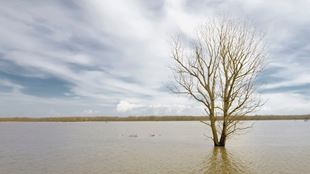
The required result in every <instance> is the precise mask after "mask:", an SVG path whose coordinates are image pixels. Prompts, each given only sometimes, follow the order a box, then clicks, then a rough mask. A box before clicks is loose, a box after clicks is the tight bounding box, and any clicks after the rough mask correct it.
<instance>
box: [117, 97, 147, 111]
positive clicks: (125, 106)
mask: <svg viewBox="0 0 310 174" xmlns="http://www.w3.org/2000/svg"><path fill="white" fill-rule="evenodd" d="M138 107H143V106H142V105H139V104H135V103H130V102H128V101H123V100H121V101H120V102H119V103H118V104H117V106H116V110H117V112H127V111H131V110H132V109H134V108H138Z"/></svg>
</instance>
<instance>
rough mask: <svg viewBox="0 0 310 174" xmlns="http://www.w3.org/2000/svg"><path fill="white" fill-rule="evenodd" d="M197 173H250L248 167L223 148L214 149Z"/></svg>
mask: <svg viewBox="0 0 310 174" xmlns="http://www.w3.org/2000/svg"><path fill="white" fill-rule="evenodd" d="M199 173H206V174H207V173H208V174H210V173H211V174H212V173H216V174H218V173H219V174H221V173H223V174H226V173H227V174H235V173H236V174H237V173H238V174H239V173H246V174H250V173H252V172H251V171H250V166H248V165H247V164H245V163H244V162H243V161H242V160H240V159H239V158H237V157H236V156H233V154H232V153H230V152H229V151H228V150H227V149H225V148H223V147H214V148H213V150H212V151H211V152H210V154H209V155H208V156H207V157H206V159H205V160H204V161H203V162H202V164H201V166H200V169H199Z"/></svg>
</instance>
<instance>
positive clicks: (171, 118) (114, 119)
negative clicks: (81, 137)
mask: <svg viewBox="0 0 310 174" xmlns="http://www.w3.org/2000/svg"><path fill="white" fill-rule="evenodd" d="M218 119H219V120H222V119H223V118H222V117H218ZM237 119H238V120H244V121H259V120H261V121H264V120H309V119H310V115H256V116H246V117H241V118H237ZM207 120H208V117H206V116H129V117H108V116H96V117H82V116H79V117H72V116H70V117H38V118H35V117H3V118H0V122H100V121H104V122H121V121H128V122H130V121H207Z"/></svg>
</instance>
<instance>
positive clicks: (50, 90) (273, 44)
mask: <svg viewBox="0 0 310 174" xmlns="http://www.w3.org/2000/svg"><path fill="white" fill-rule="evenodd" d="M309 7H310V1H308V0H295V1H292V0H291V1H288V0H286V1H285V0H273V1H269V0H265V1H263V0H250V1H245V0H205V1H203V0H188V1H185V0H156V1H152V0H123V1H122V0H113V1H112V0H110V1H109V0H45V1H41V0H27V1H21V0H7V1H6V0H2V1H1V6H0V26H1V27H0V38H1V39H0V97H1V98H0V116H1V117H7V116H9V117H10V116H33V117H44V116H97V115H109V116H130V115H201V114H204V113H203V109H202V107H201V106H200V104H199V103H197V102H195V101H193V100H191V99H190V98H188V97H186V96H180V95H175V94H172V93H171V92H170V91H169V90H168V89H167V84H169V83H171V81H172V80H173V78H172V77H173V76H172V72H171V70H170V69H169V66H170V65H171V63H172V59H171V54H170V53H171V36H173V35H175V34H177V33H182V34H185V35H187V36H190V37H191V36H193V34H194V33H195V31H196V29H197V27H198V26H199V25H201V24H202V23H204V22H207V20H208V19H210V18H214V17H218V16H221V15H223V14H225V15H227V14H228V15H229V16H233V17H234V18H240V19H246V20H247V21H250V22H251V24H252V25H253V26H254V27H256V28H257V30H259V31H263V32H264V33H265V42H266V45H267V54H268V59H267V64H266V68H265V71H264V72H262V73H261V74H260V76H259V79H258V81H259V83H258V86H257V92H258V93H260V95H261V97H262V99H263V100H264V101H265V102H266V104H265V105H264V106H263V107H262V108H261V110H260V111H258V112H256V113H255V114H309V113H310V68H309V67H310V34H309V33H310V18H309V16H310V10H309V9H308V8H309Z"/></svg>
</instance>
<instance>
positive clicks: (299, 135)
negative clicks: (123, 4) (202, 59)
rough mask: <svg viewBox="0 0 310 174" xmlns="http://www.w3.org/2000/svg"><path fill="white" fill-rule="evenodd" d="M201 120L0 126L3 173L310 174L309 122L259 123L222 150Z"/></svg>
mask: <svg viewBox="0 0 310 174" xmlns="http://www.w3.org/2000/svg"><path fill="white" fill-rule="evenodd" d="M208 134H209V129H208V127H206V126H205V125H203V124H201V123H199V122H109V123H105V122H93V123H85V122H84V123H0V140H1V141H0V174H43V173H44V174H85V173H87V174H105V173H108V174H110V173H111V174H113V173H177V174H180V173H264V174H268V173H309V172H310V165H309V164H310V122H304V121H257V122H256V123H255V126H254V128H252V129H251V130H250V132H249V133H247V134H245V135H240V136H237V137H235V139H232V140H230V141H229V142H228V145H227V147H226V148H225V149H223V148H213V146H212V142H211V141H210V140H209V139H208V138H207V137H206V136H205V135H208Z"/></svg>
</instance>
